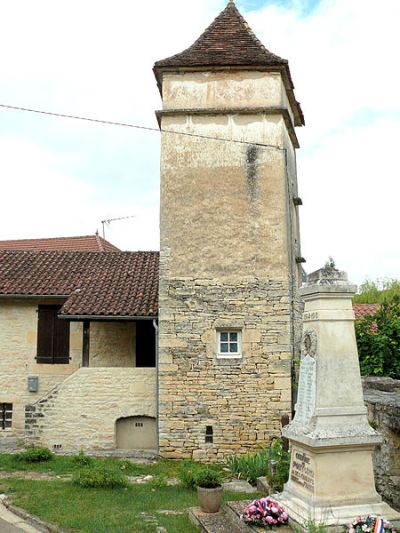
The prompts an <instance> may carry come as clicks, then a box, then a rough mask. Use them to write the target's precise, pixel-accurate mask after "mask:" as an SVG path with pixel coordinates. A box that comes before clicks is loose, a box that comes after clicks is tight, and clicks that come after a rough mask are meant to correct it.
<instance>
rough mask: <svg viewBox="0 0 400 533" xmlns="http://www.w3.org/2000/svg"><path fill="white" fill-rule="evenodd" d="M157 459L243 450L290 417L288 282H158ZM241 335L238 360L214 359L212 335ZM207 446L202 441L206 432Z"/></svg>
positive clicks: (204, 457) (215, 457)
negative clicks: (210, 436)
mask: <svg viewBox="0 0 400 533" xmlns="http://www.w3.org/2000/svg"><path fill="white" fill-rule="evenodd" d="M161 284H162V285H163V284H167V287H168V288H167V287H166V286H163V287H162V290H161V295H162V296H161V298H160V307H161V310H160V317H159V320H160V331H161V335H160V345H159V350H160V363H159V374H160V391H159V393H160V414H159V428H160V452H161V455H162V456H164V457H171V458H174V457H193V458H194V459H201V460H206V461H216V460H222V459H223V458H224V457H226V456H227V455H230V454H233V453H241V452H246V451H249V450H250V449H251V448H255V447H258V446H260V445H261V444H266V443H267V442H268V441H269V439H270V438H271V437H272V436H277V435H279V433H280V418H281V415H282V414H290V413H291V344H290V313H289V298H288V281H287V280H286V281H285V280H269V279H258V280H254V279H252V278H248V279H241V280H238V279H235V280H232V282H231V283H229V281H228V280H226V281H224V282H222V281H217V280H215V279H174V280H172V279H163V278H162V279H161ZM224 328H236V329H239V330H240V331H241V333H242V355H243V357H242V359H218V358H217V356H216V352H217V333H216V332H217V331H218V329H224ZM207 426H212V428H213V441H214V442H213V443H206V442H205V434H206V427H207Z"/></svg>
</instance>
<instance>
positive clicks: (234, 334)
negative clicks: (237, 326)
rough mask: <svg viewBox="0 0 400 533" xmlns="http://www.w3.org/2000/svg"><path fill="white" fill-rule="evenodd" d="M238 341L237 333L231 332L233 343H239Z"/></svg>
mask: <svg viewBox="0 0 400 533" xmlns="http://www.w3.org/2000/svg"><path fill="white" fill-rule="evenodd" d="M237 339H238V334H237V331H231V333H230V340H231V342H237Z"/></svg>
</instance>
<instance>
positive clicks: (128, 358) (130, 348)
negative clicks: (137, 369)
mask: <svg viewBox="0 0 400 533" xmlns="http://www.w3.org/2000/svg"><path fill="white" fill-rule="evenodd" d="M135 347H136V324H135V322H92V323H91V324H90V350H89V353H90V359H89V366H91V367H134V366H135V364H136V361H135V351H136V350H135Z"/></svg>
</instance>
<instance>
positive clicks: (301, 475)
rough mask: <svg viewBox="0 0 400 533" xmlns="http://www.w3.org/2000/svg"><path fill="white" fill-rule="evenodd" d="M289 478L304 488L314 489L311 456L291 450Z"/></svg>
mask: <svg viewBox="0 0 400 533" xmlns="http://www.w3.org/2000/svg"><path fill="white" fill-rule="evenodd" d="M293 453H294V456H293V460H292V469H291V472H290V479H291V480H292V481H294V482H295V483H297V484H298V485H301V486H302V487H303V488H305V489H306V490H310V491H313V490H314V470H313V468H312V464H311V457H310V456H309V455H307V454H306V453H304V452H301V451H297V450H293Z"/></svg>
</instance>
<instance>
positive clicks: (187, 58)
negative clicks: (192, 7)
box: [154, 1, 304, 126]
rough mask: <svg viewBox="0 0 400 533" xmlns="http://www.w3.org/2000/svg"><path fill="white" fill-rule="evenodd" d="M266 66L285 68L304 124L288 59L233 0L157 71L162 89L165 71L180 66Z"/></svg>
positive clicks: (210, 67) (287, 85)
mask: <svg viewBox="0 0 400 533" xmlns="http://www.w3.org/2000/svg"><path fill="white" fill-rule="evenodd" d="M201 67H203V68H204V67H206V68H207V69H210V70H211V69H212V68H215V67H263V68H268V69H271V68H272V69H276V70H279V71H282V72H283V73H285V75H286V80H284V81H285V82H286V83H285V85H286V88H287V90H288V92H289V93H290V98H291V101H292V105H293V107H294V108H295V113H296V115H297V121H296V125H298V126H300V125H303V124H304V116H303V112H302V110H301V108H300V104H299V103H298V102H297V101H296V99H295V98H294V95H293V88H294V87H293V82H292V79H291V75H290V71H289V66H288V61H287V60H286V59H282V58H281V57H279V56H277V55H275V54H273V53H272V52H270V51H269V50H268V49H267V48H266V47H265V46H264V45H263V44H262V42H261V41H260V40H259V39H258V38H257V37H256V35H255V34H254V33H253V31H252V30H251V28H250V27H249V25H248V23H247V22H246V20H245V19H244V18H243V17H242V15H241V14H240V12H239V10H238V9H237V7H236V6H235V3H234V2H233V1H230V2H229V3H228V5H227V6H226V8H225V9H224V10H223V11H222V12H221V13H220V14H219V15H218V17H217V18H216V19H215V20H214V22H212V23H211V24H210V26H209V27H208V28H207V29H206V30H205V31H204V33H202V35H201V36H200V37H199V38H198V39H197V41H195V43H194V44H192V46H190V47H189V48H187V49H186V50H184V51H183V52H181V53H179V54H176V55H173V56H171V57H168V58H166V59H162V60H160V61H157V62H156V63H155V64H154V73H155V76H156V78H157V81H158V84H159V87H160V90H161V86H162V72H163V71H165V70H171V69H172V70H174V69H177V68H189V69H190V68H195V69H197V68H201Z"/></svg>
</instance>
